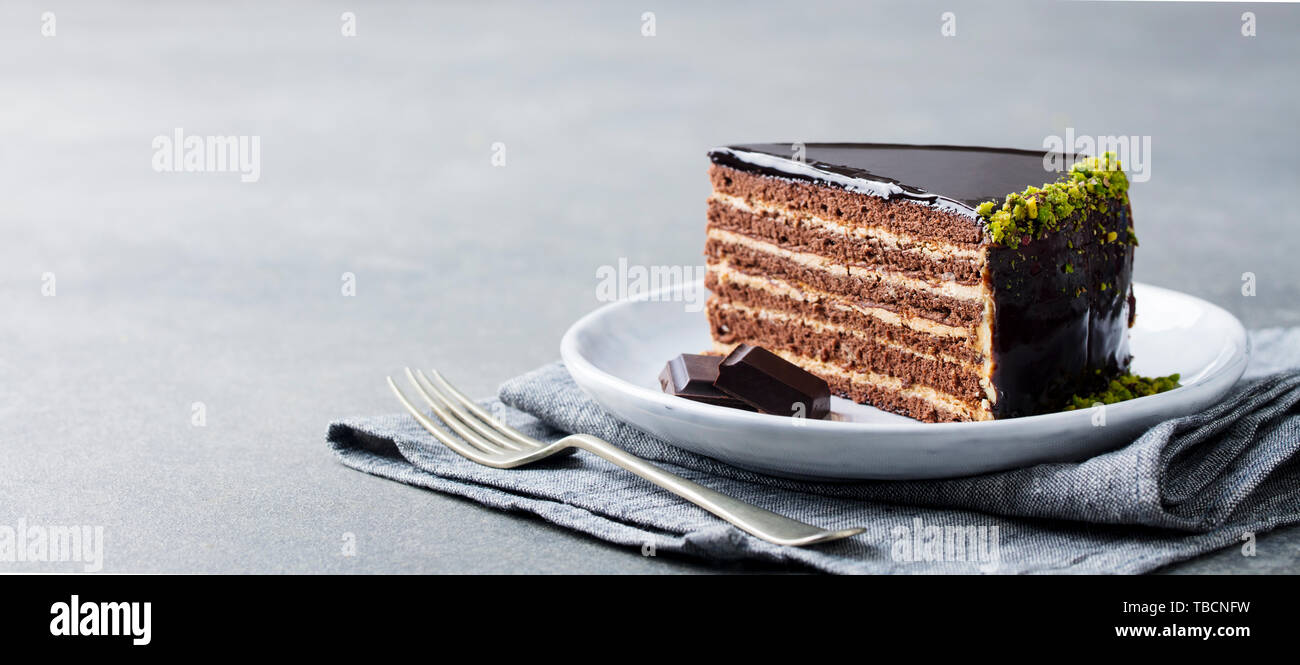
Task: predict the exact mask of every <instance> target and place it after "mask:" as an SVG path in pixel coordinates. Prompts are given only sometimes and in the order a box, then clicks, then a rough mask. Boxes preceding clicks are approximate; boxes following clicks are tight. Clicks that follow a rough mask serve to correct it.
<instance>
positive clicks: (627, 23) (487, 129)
mask: <svg viewBox="0 0 1300 665" xmlns="http://www.w3.org/2000/svg"><path fill="white" fill-rule="evenodd" d="M1248 9H1249V10H1251V11H1254V12H1255V13H1256V14H1257V17H1258V36H1257V37H1254V38H1246V37H1242V36H1241V34H1240V26H1241V19H1240V14H1241V12H1242V11H1246V10H1248ZM949 10H951V11H954V12H956V14H957V26H958V34H957V36H956V37H952V38H944V37H941V36H940V33H939V27H940V18H939V16H940V14H941V13H942V12H943V11H949ZM44 11H52V12H54V13H55V15H56V18H57V36H55V37H53V38H46V37H42V36H41V35H40V15H41V13H42V12H44ZM343 11H353V12H355V13H356V16H357V24H358V33H359V34H358V36H357V37H355V38H344V37H342V36H341V35H340V30H339V26H340V14H341V13H342V12H343ZM645 11H653V12H654V13H655V18H656V28H657V35H656V36H655V37H653V38H646V37H642V36H641V33H640V28H641V15H642V13H643V12H645ZM1298 65H1300V7H1295V6H1274V5H1260V6H1255V7H1244V6H1241V5H1185V4H1169V3H1150V4H1147V3H1143V4H1120V3H1040V4H1032V5H1016V4H1012V3H997V4H979V3H968V2H962V3H951V2H949V3H938V4H926V3H907V4H904V3H889V4H881V5H864V4H860V3H843V4H838V3H813V4H811V5H805V4H802V3H772V4H766V5H759V4H755V3H744V4H740V3H737V4H734V5H710V6H708V7H695V6H692V5H690V4H687V3H672V2H663V1H660V0H651V1H649V2H638V3H635V4H628V3H601V4H599V5H550V4H547V5H545V6H542V5H541V4H540V3H535V4H511V5H491V6H483V7H478V6H474V5H471V4H466V5H458V6H444V7H432V6H429V7H426V6H417V5H414V4H412V5H410V6H407V5H402V4H397V3H374V2H365V3H361V2H357V3H345V2H316V3H308V2H302V3H276V4H274V5H273V6H272V5H270V4H269V3H254V2H248V3H220V4H219V5H217V4H215V3H214V4H212V5H199V4H197V3H195V4H183V3H167V4H152V3H151V4H144V3H140V4H127V5H125V6H117V7H110V6H108V5H106V4H104V3H97V2H84V3H75V2H59V3H31V4H27V3H23V2H10V3H6V5H5V7H4V8H3V10H0V72H3V75H2V77H0V93H2V94H3V97H2V98H0V99H3V104H0V141H2V142H3V143H0V145H2V146H3V150H0V177H2V178H3V182H4V183H5V186H4V188H3V192H4V196H3V204H4V210H3V213H2V214H0V224H3V230H4V238H5V241H4V242H3V243H0V303H2V304H3V311H4V313H5V316H4V319H3V322H0V376H2V377H3V381H0V524H10V525H12V524H14V523H15V522H16V520H17V519H18V518H19V517H24V518H26V519H27V520H28V521H29V522H32V523H47V524H97V525H103V526H104V527H105V530H106V539H107V544H106V550H107V551H106V561H105V567H106V570H110V571H135V572H155V571H157V572H163V571H167V572H171V571H222V572H227V571H229V572H245V571H247V572H278V571H286V572H309V571H322V572H407V571H410V572H469V571H501V572H647V573H654V572H687V571H709V570H718V569H716V568H705V567H702V566H699V565H698V564H695V563H693V562H690V561H685V560H679V559H671V558H668V557H655V558H644V557H642V556H641V555H640V553H639V552H638V551H636V550H627V549H620V548H615V547H611V546H608V545H604V544H601V543H598V542H595V541H593V540H590V539H587V538H584V537H579V536H574V535H571V534H568V533H566V532H563V531H560V530H558V529H555V528H552V527H550V526H548V525H546V524H544V523H541V522H538V521H535V520H532V519H528V518H523V517H518V516H513V515H507V514H498V513H494V512H491V511H488V510H484V509H481V508H478V507H476V506H475V505H473V504H471V503H468V502H465V501H462V500H458V499H454V498H450V497H446V496H441V495H437V494H433V493H430V492H425V491H420V490H417V489H413V488H411V487H407V486H403V485H399V484H397V483H392V482H388V481H385V480H381V479H378V478H374V477H370V476H366V475H363V474H360V473H357V472H355V471H351V470H348V469H346V468H344V467H343V466H341V465H340V464H338V463H337V462H335V461H334V459H333V458H332V456H331V455H330V454H329V452H328V450H327V449H326V447H325V445H324V443H323V437H324V434H325V425H326V423H327V422H329V421H330V420H332V419H335V418H338V417H342V416H347V415H354V414H370V413H385V412H391V411H394V410H395V406H396V405H395V404H394V402H393V400H392V398H391V397H390V396H389V394H388V393H387V390H386V388H385V387H384V385H383V376H384V375H385V374H387V373H392V372H395V371H398V370H400V368H401V367H402V366H404V365H407V364H419V365H423V366H430V365H437V366H439V367H441V368H444V369H445V371H446V372H447V374H448V375H449V376H451V377H453V378H454V379H456V380H457V381H458V382H459V383H461V384H462V387H464V388H466V389H467V390H468V391H469V392H471V393H475V394H483V395H486V394H490V393H492V392H493V391H494V390H495V386H496V385H497V384H498V383H499V382H501V381H502V380H504V379H506V378H508V377H510V376H513V375H516V374H519V373H521V372H523V371H526V370H529V369H532V368H533V367H535V366H537V365H540V364H542V363H545V362H548V361H550V360H553V359H554V358H555V357H556V355H557V347H558V341H559V338H560V335H561V334H562V333H563V331H564V329H565V328H566V327H567V325H568V324H569V323H570V322H572V321H573V320H574V319H576V318H577V317H578V316H580V315H581V314H583V313H585V312H587V311H589V310H590V309H592V308H594V307H595V306H597V305H598V304H599V303H598V302H596V299H595V284H596V280H595V271H596V268H597V267H598V266H600V265H604V264H616V263H617V261H618V259H619V258H620V257H626V258H627V259H628V260H629V261H631V262H633V263H647V264H698V263H700V262H701V257H700V251H701V247H702V238H703V199H704V197H705V195H706V192H707V188H708V186H707V181H706V179H705V177H704V169H705V166H706V161H705V159H704V156H703V153H704V150H705V149H707V148H708V147H710V146H712V145H715V144H720V143H728V142H738V141H755V140H805V141H814V140H893V141H905V142H917V143H926V142H931V143H966V144H986V145H1003V146H1013V147H1027V148H1037V147H1039V146H1040V145H1041V143H1042V141H1043V138H1044V137H1045V136H1047V135H1050V134H1060V133H1062V132H1063V131H1064V128H1065V127H1067V126H1068V127H1074V128H1076V130H1077V131H1078V132H1079V133H1086V134H1128V135H1150V136H1151V137H1152V141H1153V163H1152V178H1151V180H1150V182H1147V183H1142V184H1136V185H1134V187H1133V191H1132V199H1133V206H1134V211H1135V217H1136V220H1137V227H1138V233H1139V236H1140V237H1141V241H1142V246H1141V248H1140V249H1139V251H1138V258H1137V273H1138V278H1139V279H1140V280H1143V281H1147V282H1151V283H1154V284H1158V285H1162V286H1170V287H1174V288H1179V289H1182V290H1185V291H1189V292H1191V293H1193V294H1196V295H1198V296H1201V297H1204V298H1207V299H1209V300H1211V301H1214V302H1216V303H1218V304H1220V305H1222V306H1224V307H1226V308H1227V309H1229V310H1230V311H1232V312H1234V313H1236V314H1237V315H1238V316H1240V317H1241V318H1242V319H1243V321H1244V322H1245V323H1246V324H1247V325H1248V326H1250V327H1261V326H1272V325H1297V324H1300V279H1297V276H1300V268H1297V265H1296V262H1295V259H1294V256H1293V254H1294V252H1295V249H1296V247H1297V240H1300V231H1298V230H1297V229H1298V228H1300V227H1298V222H1300V213H1297V211H1296V208H1295V207H1294V206H1293V205H1291V204H1290V203H1289V201H1290V199H1291V198H1292V197H1293V191H1292V190H1293V188H1294V187H1295V186H1296V183H1297V182H1298V181H1300V165H1297V159H1296V146H1297V138H1298V137H1297V132H1298V130H1297V128H1296V124H1295V118H1296V117H1297V115H1298V111H1300V109H1298V108H1297V106H1298V102H1300V91H1297V89H1296V86H1295V80H1296V79H1295V72H1296V69H1297V66H1298ZM176 127H183V128H184V129H185V131H186V132H187V133H192V134H199V135H207V134H223V135H225V134H239V135H258V136H261V137H262V158H261V164H262V177H261V181H260V182H257V183H255V184H241V183H240V182H239V178H238V176H237V175H234V174H220V173H156V172H154V171H153V170H152V169H151V166H150V160H151V157H152V153H153V149H152V147H151V141H152V139H153V137H154V136H157V135H161V134H170V133H171V132H172V130H173V129H174V128H176ZM497 141H500V142H504V143H505V144H506V146H507V166H506V167H504V168H493V167H492V166H491V164H490V162H489V157H490V154H491V152H490V151H491V148H490V146H491V144H492V143H493V142H497ZM46 272H52V273H54V274H55V275H56V278H57V295H56V296H55V297H43V296H42V295H41V279H42V274H43V273H46ZM344 272H352V273H354V274H355V275H356V276H357V295H356V297H352V298H347V297H343V296H342V295H341V294H340V277H341V275H342V274H343V273H344ZM1244 272H1253V273H1255V275H1256V276H1257V279H1258V295H1257V296H1256V297H1254V298H1245V297H1243V296H1242V295H1241V291H1240V287H1241V279H1242V273H1244ZM196 401H200V402H203V403H204V404H205V405H206V407H207V426H206V427H203V428H196V427H192V426H191V425H190V414H191V404H192V403H193V402H196ZM345 532H351V533H354V534H356V538H357V556H355V557H343V556H340V548H341V538H342V534H343V533H345ZM1298 545H1300V530H1297V529H1291V530H1287V531H1284V532H1280V533H1277V534H1273V535H1269V536H1265V537H1262V538H1261V539H1260V541H1259V544H1258V552H1259V556H1257V557H1254V558H1245V557H1242V556H1240V554H1239V553H1238V552H1237V551H1236V549H1235V548H1229V549H1228V550H1225V551H1223V552H1220V553H1217V554H1214V555H1211V556H1208V557H1204V558H1202V559H1200V560H1197V561H1194V562H1190V563H1187V564H1182V565H1180V566H1178V567H1176V570H1180V571H1185V572H1217V571H1238V572H1279V571H1295V570H1297V568H1298V563H1297V555H1296V552H1297V551H1300V547H1298ZM75 569H77V567H76V566H69V565H68V564H62V565H59V564H48V565H22V564H0V572H9V571H17V570H75Z"/></svg>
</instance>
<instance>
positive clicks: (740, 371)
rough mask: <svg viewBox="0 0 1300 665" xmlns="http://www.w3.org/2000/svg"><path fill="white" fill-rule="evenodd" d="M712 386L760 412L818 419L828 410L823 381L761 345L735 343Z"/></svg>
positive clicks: (828, 403)
mask: <svg viewBox="0 0 1300 665" xmlns="http://www.w3.org/2000/svg"><path fill="white" fill-rule="evenodd" d="M713 385H714V387H716V388H718V389H719V390H721V391H722V392H724V393H726V394H728V395H731V396H732V397H735V398H736V399H739V400H740V401H742V402H744V403H746V404H748V405H750V406H752V407H754V408H755V409H758V410H759V411H762V412H763V413H772V414H776V415H781V416H793V415H800V414H802V415H803V417H805V418H817V419H821V418H825V417H826V414H828V413H830V410H831V389H830V386H828V385H827V384H826V382H825V381H823V380H822V379H820V378H818V377H816V376H814V375H812V374H809V373H808V372H806V371H804V370H803V368H801V367H799V366H798V365H795V364H793V363H791V362H789V361H787V360H785V359H783V358H781V357H780V356H777V355H776V354H774V353H772V352H771V351H768V350H767V349H764V348H763V347H761V346H750V345H748V344H741V345H740V346H737V347H736V349H735V350H734V351H732V352H731V354H730V355H728V356H727V357H726V358H724V359H723V360H722V362H721V363H719V364H718V378H717V379H716V380H715V381H714V382H713Z"/></svg>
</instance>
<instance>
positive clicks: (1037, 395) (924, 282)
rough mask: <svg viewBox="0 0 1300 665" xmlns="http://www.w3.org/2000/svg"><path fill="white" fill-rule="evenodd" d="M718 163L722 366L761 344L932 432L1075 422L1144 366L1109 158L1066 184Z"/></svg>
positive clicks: (878, 148)
mask: <svg viewBox="0 0 1300 665" xmlns="http://www.w3.org/2000/svg"><path fill="white" fill-rule="evenodd" d="M709 157H710V159H711V160H712V162H713V164H712V166H711V167H710V169H709V177H710V178H711V179H712V182H713V193H712V195H711V196H710V197H709V202H708V220H709V221H708V240H707V244H706V248H705V254H706V256H707V257H708V276H707V278H706V285H707V286H708V288H709V289H710V290H711V291H712V292H713V295H712V297H711V298H710V300H709V304H708V317H709V323H710V325H711V327H712V334H713V339H714V343H715V347H716V348H715V351H718V352H728V351H730V350H731V349H732V348H734V347H735V346H736V345H737V344H742V343H744V344H754V345H761V346H764V347H766V348H768V349H770V350H771V351H773V352H775V353H777V354H778V355H780V356H781V357H783V358H785V359H786V360H789V361H790V362H793V363H795V364H797V365H799V366H801V367H803V368H804V369H806V370H808V371H810V372H812V373H814V374H816V375H818V376H820V377H822V378H823V379H825V380H826V381H827V383H829V384H830V386H831V388H832V390H834V391H835V392H836V393H837V394H840V395H842V396H845V397H848V398H850V399H852V400H854V401H856V402H860V403H864V404H872V405H874V406H877V407H879V408H881V409H885V410H888V411H892V412H895V413H900V414H904V415H907V416H911V417H913V418H916V419H918V420H924V421H927V422H940V421H966V420H989V419H994V418H1008V417H1014V416H1023V415H1032V414H1036V413H1043V412H1046V411H1053V410H1059V409H1060V408H1062V407H1063V406H1064V405H1065V404H1066V403H1067V401H1068V400H1069V398H1070V396H1071V395H1073V394H1076V393H1079V394H1082V393H1086V392H1088V391H1089V390H1090V389H1093V388H1095V387H1096V386H1098V385H1099V384H1100V385H1105V382H1107V381H1109V380H1110V378H1112V377H1114V376H1116V375H1118V374H1120V373H1121V372H1123V371H1125V370H1126V369H1127V368H1128V365H1129V360H1130V357H1129V352H1128V328H1129V326H1130V325H1132V321H1133V313H1134V310H1133V307H1134V303H1133V296H1132V287H1131V282H1132V279H1131V277H1132V271H1133V248H1134V246H1135V245H1136V244H1137V242H1136V238H1135V237H1134V235H1133V226H1132V217H1131V212H1130V209H1129V204H1128V180H1127V178H1126V177H1125V175H1124V173H1123V171H1120V170H1119V169H1118V163H1117V161H1116V160H1114V158H1113V156H1111V155H1105V156H1103V157H1101V158H1085V159H1081V160H1078V161H1077V162H1075V163H1074V165H1073V166H1072V167H1071V168H1070V169H1069V170H1064V171H1059V172H1058V171H1050V170H1048V169H1047V167H1046V164H1048V163H1049V161H1048V160H1045V159H1044V155H1043V153H1041V152H1032V151H1022V150H1002V149H994V148H964V147H951V146H909V145H888V144H848V143H835V144H806V145H800V144H795V145H794V146H792V145H791V144H758V145H740V146H731V147H727V148H718V149H715V150H712V151H710V152H709ZM1073 161H1074V160H1073V159H1072V158H1071V159H1070V160H1069V161H1067V162H1066V163H1067V164H1068V163H1070V162H1073Z"/></svg>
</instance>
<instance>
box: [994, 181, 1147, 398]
mask: <svg viewBox="0 0 1300 665" xmlns="http://www.w3.org/2000/svg"><path fill="white" fill-rule="evenodd" d="M1131 215H1132V213H1131V211H1130V209H1129V208H1128V207H1127V206H1125V207H1124V209H1123V210H1119V211H1116V213H1115V214H1109V215H1099V214H1096V213H1093V214H1090V215H1089V216H1088V222H1087V223H1085V224H1084V225H1083V228H1082V229H1081V230H1074V228H1073V227H1072V226H1070V227H1069V228H1064V229H1061V230H1060V231H1058V232H1054V233H1051V234H1048V235H1047V236H1046V237H1043V238H1037V239H1034V240H1032V241H1031V242H1029V243H1027V244H1024V245H1021V246H1020V247H1019V248H1017V249H1009V248H1006V247H1000V246H994V247H991V248H990V250H989V253H988V279H989V281H990V286H991V287H992V292H993V302H994V310H995V311H994V317H993V362H994V367H993V385H995V386H997V388H998V401H997V403H996V404H995V405H994V407H993V414H994V416H995V417H997V418H1010V417H1016V416H1027V415H1034V414H1037V413H1044V412H1048V411H1056V410H1059V409H1060V408H1061V407H1062V406H1063V405H1064V404H1065V403H1066V400H1068V399H1069V397H1070V396H1071V395H1073V394H1075V393H1079V392H1080V391H1091V390H1093V389H1094V388H1095V387H1100V386H1105V385H1106V383H1107V382H1108V381H1109V380H1110V379H1111V378H1113V377H1114V376H1116V375H1117V374H1119V373H1120V372H1122V371H1124V370H1126V369H1128V367H1129V362H1130V360H1131V356H1130V355H1129V349H1128V329H1129V325H1130V323H1131V320H1132V313H1133V292H1132V286H1133V278H1132V275H1133V245H1131V244H1120V243H1114V242H1111V243H1105V244H1102V243H1099V242H1098V237H1097V236H1096V235H1095V225H1096V224H1102V226H1103V228H1105V229H1106V230H1107V231H1116V232H1117V233H1120V234H1122V233H1124V232H1125V231H1126V229H1127V228H1128V226H1129V224H1130V220H1131ZM1067 265H1068V266H1069V267H1070V270H1067V269H1066V266H1067ZM1103 284H1105V287H1106V288H1105V289H1104V290H1103V289H1102V285H1103Z"/></svg>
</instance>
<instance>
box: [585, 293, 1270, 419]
mask: <svg viewBox="0 0 1300 665" xmlns="http://www.w3.org/2000/svg"><path fill="white" fill-rule="evenodd" d="M1133 285H1134V288H1135V290H1136V289H1138V288H1141V289H1142V290H1154V291H1160V292H1164V293H1166V294H1171V295H1173V296H1176V297H1181V298H1188V299H1191V300H1194V301H1196V302H1198V303H1200V304H1201V305H1202V306H1203V307H1206V308H1209V309H1211V310H1217V312H1218V313H1220V314H1222V315H1224V316H1225V317H1226V320H1227V321H1229V322H1231V324H1232V330H1231V335H1232V336H1233V337H1234V338H1236V339H1238V340H1240V342H1241V344H1240V346H1241V350H1240V352H1239V353H1237V354H1235V355H1234V356H1232V357H1229V358H1227V359H1226V360H1224V361H1223V362H1222V365H1221V366H1220V367H1218V368H1217V369H1215V370H1213V371H1211V372H1210V373H1208V374H1206V375H1204V376H1202V377H1200V378H1199V379H1198V380H1197V381H1196V383H1193V384H1190V385H1180V386H1178V387H1177V388H1175V389H1173V390H1169V391H1165V392H1163V393H1159V394H1156V395H1147V396H1145V397H1138V398H1136V399H1131V400H1125V401H1123V402H1116V403H1114V404H1108V405H1106V408H1107V410H1108V411H1110V412H1111V413H1112V414H1114V415H1121V416H1122V415H1124V414H1126V413H1128V412H1129V411H1133V410H1139V409H1141V408H1142V407H1143V406H1145V405H1147V404H1150V403H1151V401H1152V400H1165V399H1168V398H1169V397H1171V396H1173V395H1177V394H1184V395H1185V394H1187V393H1191V392H1197V391H1198V390H1200V389H1202V388H1204V387H1206V386H1207V385H1209V384H1211V383H1213V382H1214V380H1215V379H1217V378H1218V377H1219V376H1221V375H1222V374H1224V373H1227V372H1232V371H1234V368H1236V369H1235V371H1236V373H1237V376H1236V377H1235V379H1234V381H1233V383H1234V384H1235V383H1236V381H1237V380H1239V379H1240V378H1241V375H1242V373H1244V372H1245V369H1246V365H1247V364H1248V362H1249V360H1250V355H1251V343H1250V336H1249V335H1247V334H1246V328H1245V326H1244V325H1242V323H1241V321H1240V320H1239V319H1238V318H1237V317H1236V316H1234V315H1233V314H1232V313H1231V312H1229V311H1227V310H1226V309H1224V308H1222V307H1219V306H1218V305H1216V304H1214V303H1212V302H1209V301H1208V300H1204V299H1202V298H1198V297H1196V296H1193V295H1191V294H1188V293H1183V292H1181V291H1177V290H1174V289H1169V288H1165V287H1162V286H1155V285H1153V284H1147V283H1145V282H1134V283H1133ZM688 287H689V288H695V289H703V288H704V286H703V280H696V281H695V282H693V283H690V282H688V283H681V284H677V285H674V286H670V287H667V288H663V289H657V290H655V291H653V292H649V293H645V294H642V295H639V296H638V297H635V298H627V299H623V300H619V301H616V302H611V303H606V304H604V305H602V306H600V307H598V308H596V309H594V310H592V311H590V312H588V313H587V314H585V315H583V316H582V317H580V318H579V319H578V320H577V321H574V322H573V323H572V324H571V325H570V326H569V328H568V329H567V330H565V332H564V336H563V337H562V338H561V339H560V359H561V360H562V361H563V362H564V366H565V368H566V369H568V370H569V371H570V372H571V373H573V372H578V373H581V374H583V375H584V376H586V377H588V378H590V379H592V380H593V382H595V383H599V384H602V385H603V386H604V387H606V388H607V389H613V390H619V391H623V392H628V390H629V389H630V391H631V392H632V394H633V396H635V397H638V398H642V399H646V400H648V401H650V402H653V403H655V404H656V405H657V406H659V407H662V408H670V409H679V410H683V411H684V412H685V413H687V414H692V415H695V416H697V417H703V418H709V417H713V416H717V415H720V414H721V412H720V411H718V410H719V409H722V410H724V411H725V414H726V416H727V417H729V418H738V419H739V422H741V423H748V424H751V425H761V424H763V423H773V424H774V423H777V422H784V421H786V420H788V417H787V416H780V415H775V414H768V413H757V412H752V411H744V410H741V409H731V408H727V407H723V406H716V405H712V404H703V403H701V402H696V401H693V400H688V399H681V398H678V397H675V396H673V395H669V394H667V393H664V392H661V391H657V390H653V389H651V388H647V387H645V386H641V385H638V384H635V383H632V382H630V381H627V380H624V379H622V378H620V377H618V376H615V375H613V374H610V373H609V372H606V371H605V370H603V369H600V368H598V367H596V366H595V365H594V364H593V363H591V361H589V360H587V359H586V358H585V357H584V356H583V355H582V354H581V353H580V352H579V351H578V347H577V345H578V342H577V336H578V333H579V331H580V330H582V329H583V328H585V327H587V326H588V325H589V324H590V322H591V321H593V320H595V319H597V318H599V317H602V316H608V315H609V313H610V312H613V311H615V310H617V309H621V308H624V307H633V306H636V305H638V304H641V303H645V302H651V301H660V302H662V301H663V300H664V297H663V296H664V295H665V292H668V293H669V294H671V293H674V292H676V291H679V290H681V289H685V288H688ZM1216 360H1217V359H1216ZM575 379H576V377H575ZM577 383H578V385H579V387H580V388H582V387H583V386H582V383H581V382H580V381H577ZM583 390H584V391H586V389H585V388H583ZM615 417H616V418H618V416H615ZM904 417H906V416H904ZM1090 417H1091V416H1090V414H1089V412H1088V411H1087V410H1083V409H1080V410H1076V411H1058V412H1055V413H1042V414H1038V415H1034V416H1020V417H1016V418H1005V419H1001V420H981V421H962V422H945V423H927V422H922V421H919V420H918V421H914V422H910V423H870V422H862V421H843V420H822V419H816V420H814V419H807V421H806V422H804V423H801V424H800V425H801V427H802V428H804V430H805V431H809V430H811V431H815V432H816V431H828V432H829V431H833V432H837V433H840V434H850V433H852V432H855V431H856V432H858V433H862V434H905V433H912V434H917V433H920V432H926V433H934V434H936V435H942V434H943V433H944V432H952V431H970V430H971V429H972V428H976V427H980V428H983V429H981V430H979V431H980V432H981V433H983V434H989V433H992V432H994V431H995V430H997V429H1005V430H1015V429H1020V428H1023V427H1030V428H1032V427H1036V426H1039V425H1048V424H1052V423H1060V424H1068V423H1069V421H1071V420H1077V419H1084V418H1090ZM619 420H620V421H622V419H621V418H619Z"/></svg>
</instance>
